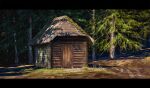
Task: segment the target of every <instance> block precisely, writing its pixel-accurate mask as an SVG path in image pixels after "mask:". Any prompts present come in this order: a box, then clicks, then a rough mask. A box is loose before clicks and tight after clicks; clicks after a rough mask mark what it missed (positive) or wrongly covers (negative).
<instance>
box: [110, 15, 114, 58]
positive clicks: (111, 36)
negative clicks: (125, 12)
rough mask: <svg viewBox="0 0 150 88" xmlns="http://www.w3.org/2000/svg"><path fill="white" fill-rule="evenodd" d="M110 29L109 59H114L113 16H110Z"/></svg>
mask: <svg viewBox="0 0 150 88" xmlns="http://www.w3.org/2000/svg"><path fill="white" fill-rule="evenodd" d="M112 18H113V19H112V25H110V26H112V30H111V33H110V50H109V54H110V59H114V58H115V45H114V39H115V34H114V32H115V17H114V16H113V17H112Z"/></svg>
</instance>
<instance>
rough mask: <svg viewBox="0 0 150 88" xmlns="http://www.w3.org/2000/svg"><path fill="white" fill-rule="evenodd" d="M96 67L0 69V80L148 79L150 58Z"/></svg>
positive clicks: (26, 66) (127, 60) (101, 61)
mask: <svg viewBox="0 0 150 88" xmlns="http://www.w3.org/2000/svg"><path fill="white" fill-rule="evenodd" d="M93 64H95V65H96V66H97V67H95V68H90V67H84V68H74V69H63V68H57V69H56V68H55V69H45V68H40V69H37V68H35V67H34V66H32V65H22V66H17V67H0V79H137V78H138V79H149V78H150V57H145V58H143V59H121V60H100V61H95V62H93Z"/></svg>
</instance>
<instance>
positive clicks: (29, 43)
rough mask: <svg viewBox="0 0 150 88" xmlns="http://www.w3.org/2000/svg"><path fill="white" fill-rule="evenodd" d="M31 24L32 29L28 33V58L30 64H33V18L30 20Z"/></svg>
mask: <svg viewBox="0 0 150 88" xmlns="http://www.w3.org/2000/svg"><path fill="white" fill-rule="evenodd" d="M29 22H30V28H29V32H28V50H29V51H28V58H29V64H33V55H32V46H31V41H32V19H31V17H30V18H29Z"/></svg>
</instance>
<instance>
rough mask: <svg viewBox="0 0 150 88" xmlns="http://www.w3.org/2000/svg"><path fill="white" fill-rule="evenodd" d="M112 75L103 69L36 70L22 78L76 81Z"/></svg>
mask: <svg viewBox="0 0 150 88" xmlns="http://www.w3.org/2000/svg"><path fill="white" fill-rule="evenodd" d="M97 74H99V75H113V74H114V73H113V72H111V71H109V70H106V69H103V68H74V69H61V68H58V69H37V70H34V71H32V72H31V73H28V74H26V75H24V78H30V79H34V78H40V79H45V78H48V79H49V78H50V79H53V78H55V79H57V78H58V79H68V78H69V79H70V78H71V79H78V78H84V79H88V78H95V77H93V76H94V75H97Z"/></svg>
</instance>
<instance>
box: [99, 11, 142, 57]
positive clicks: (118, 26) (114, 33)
mask: <svg viewBox="0 0 150 88" xmlns="http://www.w3.org/2000/svg"><path fill="white" fill-rule="evenodd" d="M105 15H106V16H105V18H104V19H103V20H102V21H101V22H99V27H98V30H97V31H96V34H97V40H96V42H97V47H99V49H100V50H101V51H109V54H110V58H111V59H114V58H115V51H116V50H115V49H116V47H119V48H120V49H121V50H128V49H132V50H138V49H140V48H141V47H142V44H141V43H140V41H138V40H139V39H140V38H141V36H140V35H139V33H138V31H139V29H138V27H140V26H141V22H138V21H137V20H135V19H134V18H132V17H134V16H133V14H130V13H129V11H126V10H106V14H105Z"/></svg>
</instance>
